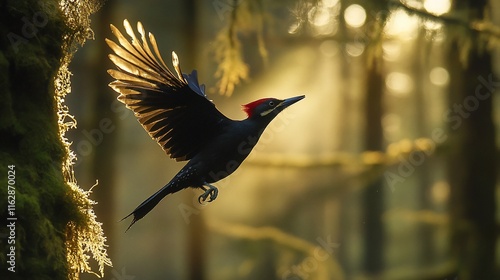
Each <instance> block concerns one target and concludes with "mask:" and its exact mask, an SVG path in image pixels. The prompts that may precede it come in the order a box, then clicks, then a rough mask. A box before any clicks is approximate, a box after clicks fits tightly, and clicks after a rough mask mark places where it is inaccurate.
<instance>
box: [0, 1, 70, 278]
mask: <svg viewBox="0 0 500 280" xmlns="http://www.w3.org/2000/svg"><path fill="white" fill-rule="evenodd" d="M0 18H1V22H0V29H1V30H2V32H1V34H2V36H1V37H0V69H1V70H0V100H1V102H0V135H1V137H0V172H1V173H0V186H1V187H0V194H1V195H0V209H1V212H0V213H2V215H1V223H2V227H1V233H2V239H1V243H0V244H1V245H2V246H1V250H0V252H1V254H0V261H1V262H2V265H1V266H0V267H1V272H0V275H1V276H0V278H1V279H67V277H68V265H67V262H66V250H65V232H66V230H65V229H66V226H67V223H68V222H69V221H70V220H71V219H72V218H74V217H75V215H76V214H75V213H76V212H75V211H77V209H76V208H75V206H73V205H71V203H70V200H68V199H67V195H68V193H67V186H66V184H65V180H64V178H63V175H62V161H63V159H64V157H65V151H64V147H63V144H62V143H61V141H60V139H59V128H58V117H57V113H56V111H57V110H56V107H57V105H56V101H55V97H54V94H55V89H54V77H55V75H56V74H57V72H58V69H59V66H60V61H61V58H62V56H63V51H62V48H61V46H62V42H63V34H64V32H65V28H66V27H65V22H64V20H63V16H62V15H61V12H60V11H59V4H58V1H55V0H46V1H32V0H17V1H2V3H1V4H0ZM9 166H10V167H9ZM8 170H12V171H13V172H11V174H13V175H15V178H14V179H13V177H12V176H11V179H13V180H10V181H8V180H7V178H8ZM8 186H13V187H14V188H15V189H14V188H10V189H9V190H8ZM8 191H10V192H8ZM12 191H13V192H12ZM7 194H8V195H9V196H7ZM7 204H9V205H13V206H12V207H11V208H9V211H7V209H8V206H7ZM12 218H14V219H12ZM9 219H10V220H9ZM7 224H13V225H14V227H10V228H7V227H6V225H7ZM14 242H15V243H14ZM11 251H13V253H14V254H15V255H14V256H12V254H11V256H7V254H8V253H12V252H11ZM6 258H7V259H6ZM7 261H11V262H10V263H9V265H8V266H9V267H12V269H11V270H8V268H7V267H6V266H5V264H7ZM12 261H13V262H12ZM13 270H15V272H13Z"/></svg>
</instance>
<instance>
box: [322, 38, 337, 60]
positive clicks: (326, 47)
mask: <svg viewBox="0 0 500 280" xmlns="http://www.w3.org/2000/svg"><path fill="white" fill-rule="evenodd" d="M319 50H320V51H321V53H322V54H323V55H324V56H326V57H333V56H335V55H336V54H337V53H338V52H339V45H338V43H337V42H335V41H334V40H325V41H324V42H322V43H321V45H319Z"/></svg>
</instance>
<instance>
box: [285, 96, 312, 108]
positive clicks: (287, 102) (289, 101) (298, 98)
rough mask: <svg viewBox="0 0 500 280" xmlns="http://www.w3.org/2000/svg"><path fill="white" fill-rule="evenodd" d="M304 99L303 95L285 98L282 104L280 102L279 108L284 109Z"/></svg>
mask: <svg viewBox="0 0 500 280" xmlns="http://www.w3.org/2000/svg"><path fill="white" fill-rule="evenodd" d="M305 97H306V96H305V95H300V96H295V97H290V98H287V99H285V100H283V102H281V104H280V106H281V107H283V109H285V108H286V107H288V106H290V105H292V104H293V103H295V102H297V101H299V100H302V99H304V98H305Z"/></svg>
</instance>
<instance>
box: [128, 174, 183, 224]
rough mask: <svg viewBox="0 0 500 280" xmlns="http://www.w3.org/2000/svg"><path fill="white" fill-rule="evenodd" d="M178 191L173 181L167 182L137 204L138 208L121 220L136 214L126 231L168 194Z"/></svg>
mask: <svg viewBox="0 0 500 280" xmlns="http://www.w3.org/2000/svg"><path fill="white" fill-rule="evenodd" d="M177 191H179V189H176V188H174V187H173V186H172V183H171V182H170V183H168V184H166V185H165V186H164V187H163V188H161V189H160V190H159V191H157V192H156V193H155V194H153V195H152V196H150V197H149V198H148V199H146V200H144V201H143V202H142V203H141V204H140V205H139V206H137V208H135V209H134V211H132V213H130V214H128V215H127V216H126V217H125V218H123V219H121V220H120V222H121V221H123V220H125V219H126V218H128V217H130V216H132V215H134V219H133V220H132V223H130V225H129V226H128V228H127V230H125V232H127V231H128V230H129V229H130V227H132V225H133V224H135V222H137V221H139V220H140V219H142V218H143V217H144V216H146V214H148V213H149V211H151V210H153V208H155V206H156V205H157V204H158V203H159V202H160V201H161V200H162V199H163V198H164V197H165V196H167V195H168V194H171V193H174V192H177Z"/></svg>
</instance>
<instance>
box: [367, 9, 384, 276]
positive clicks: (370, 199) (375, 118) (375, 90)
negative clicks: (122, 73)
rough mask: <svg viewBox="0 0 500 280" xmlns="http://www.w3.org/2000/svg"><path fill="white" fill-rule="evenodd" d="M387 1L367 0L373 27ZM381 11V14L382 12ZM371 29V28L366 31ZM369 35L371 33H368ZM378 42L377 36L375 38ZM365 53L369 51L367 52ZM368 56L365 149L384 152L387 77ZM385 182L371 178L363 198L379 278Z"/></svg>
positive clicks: (371, 268)
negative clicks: (383, 118)
mask: <svg viewBox="0 0 500 280" xmlns="http://www.w3.org/2000/svg"><path fill="white" fill-rule="evenodd" d="M384 2H385V1H380V0H379V1H372V2H370V1H367V3H366V7H367V9H368V11H371V12H370V13H368V15H367V20H368V22H370V23H371V24H372V25H373V26H370V27H368V28H374V27H375V26H376V25H377V24H381V22H378V20H382V21H384V20H385V19H383V18H379V19H377V16H381V17H385V16H386V14H387V6H386V3H384ZM379 13H380V14H379ZM367 32H368V31H367ZM367 34H368V33H367ZM372 40H373V41H375V44H376V41H377V38H374V39H372ZM366 43H368V45H367V46H366V48H367V49H368V48H372V47H376V46H373V45H372V44H373V42H366ZM365 53H368V52H366V51H365ZM369 63H370V61H368V59H367V65H366V66H367V71H368V73H367V85H366V98H365V110H366V111H365V133H364V135H365V136H364V137H365V150H367V151H383V150H385V149H384V137H383V131H382V115H383V108H382V98H383V89H384V85H385V83H384V76H383V74H382V71H381V69H382V68H383V59H382V58H379V59H373V61H371V63H372V65H369ZM384 193H385V192H384V182H383V176H382V175H381V176H380V177H379V178H376V179H374V180H373V181H371V182H370V183H369V184H368V185H367V186H366V189H364V191H363V194H362V200H361V203H362V205H361V207H362V209H363V210H362V211H363V223H364V233H363V234H364V238H363V240H364V248H363V249H364V260H363V270H364V271H365V272H366V273H367V274H368V275H373V276H375V277H376V275H377V274H380V273H381V272H382V271H383V269H384V248H385V247H384V246H385V242H384V239H385V234H384V224H383V222H382V215H383V212H384Z"/></svg>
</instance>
